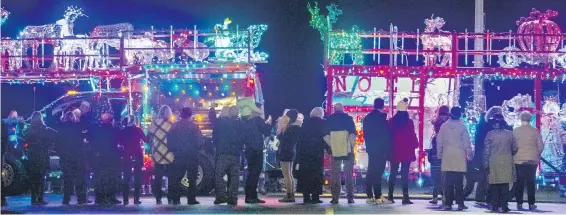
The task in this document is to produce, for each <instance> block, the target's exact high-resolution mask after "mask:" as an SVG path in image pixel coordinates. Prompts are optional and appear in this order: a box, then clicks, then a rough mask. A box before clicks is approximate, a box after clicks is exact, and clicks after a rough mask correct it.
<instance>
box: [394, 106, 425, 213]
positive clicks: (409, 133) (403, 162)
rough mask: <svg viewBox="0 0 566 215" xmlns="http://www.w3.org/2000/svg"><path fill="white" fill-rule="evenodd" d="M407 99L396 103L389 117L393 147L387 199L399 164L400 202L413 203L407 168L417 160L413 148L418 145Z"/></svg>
mask: <svg viewBox="0 0 566 215" xmlns="http://www.w3.org/2000/svg"><path fill="white" fill-rule="evenodd" d="M407 101H408V100H407V99H403V100H402V101H400V102H399V103H397V113H396V114H395V116H393V118H392V119H391V129H392V131H393V147H392V150H391V152H392V153H391V157H390V158H389V162H390V165H391V174H390V175H389V200H390V201H391V202H395V201H394V200H393V191H394V190H395V181H396V179H397V174H398V171H399V166H401V183H402V186H403V201H402V204H413V203H412V202H411V200H410V199H409V168H410V166H411V162H413V161H415V160H417V158H416V156H415V150H416V148H417V147H418V146H419V141H418V139H417V134H416V133H415V125H414V123H413V120H412V119H410V118H409V112H407V109H408V107H409V103H407Z"/></svg>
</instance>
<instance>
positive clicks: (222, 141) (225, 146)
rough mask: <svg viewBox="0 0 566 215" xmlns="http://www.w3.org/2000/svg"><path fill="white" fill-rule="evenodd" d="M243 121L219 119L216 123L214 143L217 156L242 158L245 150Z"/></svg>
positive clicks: (213, 134)
mask: <svg viewBox="0 0 566 215" xmlns="http://www.w3.org/2000/svg"><path fill="white" fill-rule="evenodd" d="M241 125H242V121H240V119H238V118H234V117H232V118H218V119H216V121H215V122H214V129H213V131H212V141H213V142H214V145H215V146H216V155H217V156H218V155H231V156H238V157H239V156H240V155H241V152H242V151H243V149H244V142H243V134H242V133H241V131H242V127H241Z"/></svg>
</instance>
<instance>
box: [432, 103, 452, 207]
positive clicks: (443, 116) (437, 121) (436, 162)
mask: <svg viewBox="0 0 566 215" xmlns="http://www.w3.org/2000/svg"><path fill="white" fill-rule="evenodd" d="M449 119H450V108H449V107H448V106H441V107H440V108H439V109H438V113H437V115H436V118H434V120H433V121H432V125H433V126H434V136H433V137H432V142H431V146H432V147H431V148H430V150H429V153H428V162H429V163H430V174H431V177H432V183H433V188H432V200H431V201H430V203H431V204H438V194H439V193H440V191H441V189H442V168H441V164H442V159H440V158H439V157H438V155H437V152H438V148H437V141H438V138H437V136H438V133H439V132H440V127H441V126H442V125H443V124H444V123H445V122H446V121H448V120H449Z"/></svg>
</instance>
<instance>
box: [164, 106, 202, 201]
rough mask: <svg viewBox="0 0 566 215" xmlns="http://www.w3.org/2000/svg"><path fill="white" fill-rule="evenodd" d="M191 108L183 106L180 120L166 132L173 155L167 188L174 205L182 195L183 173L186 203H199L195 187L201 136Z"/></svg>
mask: <svg viewBox="0 0 566 215" xmlns="http://www.w3.org/2000/svg"><path fill="white" fill-rule="evenodd" d="M192 116H193V110H192V109H191V108H189V107H185V108H183V109H182V110H181V120H180V121H179V122H177V123H175V125H173V128H171V131H169V133H168V134H167V145H168V147H169V151H170V152H172V153H173V154H174V155H175V160H174V161H173V163H172V173H173V174H172V175H173V177H171V178H170V180H169V185H170V186H169V190H170V193H171V198H172V199H173V204H174V205H179V204H180V203H181V199H180V198H181V196H183V192H182V190H184V189H183V188H182V187H181V186H182V184H181V181H182V180H183V176H184V175H185V173H186V174H187V179H188V182H189V187H188V188H187V189H186V192H185V195H186V196H187V204H188V205H197V204H200V203H199V202H198V201H197V200H196V189H197V187H196V186H197V175H198V162H199V160H198V157H199V152H198V151H199V150H198V149H199V146H200V145H202V143H203V140H204V138H203V136H202V133H201V131H200V129H199V127H198V125H196V124H195V123H194V122H193V121H192Z"/></svg>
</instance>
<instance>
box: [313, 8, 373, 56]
mask: <svg viewBox="0 0 566 215" xmlns="http://www.w3.org/2000/svg"><path fill="white" fill-rule="evenodd" d="M307 10H308V11H309V13H310V15H311V20H310V22H309V23H310V25H311V26H312V27H313V28H314V29H316V30H318V32H320V37H321V40H322V41H325V37H326V35H328V38H327V45H328V50H329V52H328V53H327V55H328V59H329V60H330V64H334V65H336V64H342V63H343V62H344V58H345V56H346V54H349V55H350V56H351V58H352V59H351V60H352V64H354V65H363V64H364V57H363V53H362V50H363V47H362V38H361V37H360V29H359V27H358V26H356V25H354V26H352V28H351V29H350V31H349V32H346V31H338V32H333V31H332V24H334V23H336V21H337V20H338V19H337V17H338V16H340V15H342V10H340V9H338V6H337V5H336V4H330V5H329V6H326V10H328V15H327V16H326V17H325V16H323V15H321V14H320V9H319V7H318V2H314V5H311V4H310V3H308V4H307Z"/></svg>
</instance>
